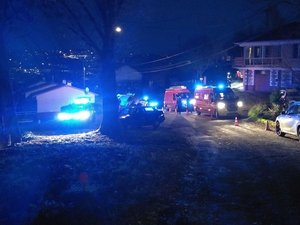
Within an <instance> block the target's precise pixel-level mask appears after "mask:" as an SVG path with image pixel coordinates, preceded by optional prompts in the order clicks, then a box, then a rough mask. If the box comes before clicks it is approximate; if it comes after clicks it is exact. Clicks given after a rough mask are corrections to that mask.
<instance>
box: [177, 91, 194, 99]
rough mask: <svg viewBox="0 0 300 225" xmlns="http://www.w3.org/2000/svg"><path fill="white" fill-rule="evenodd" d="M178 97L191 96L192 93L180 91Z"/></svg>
mask: <svg viewBox="0 0 300 225" xmlns="http://www.w3.org/2000/svg"><path fill="white" fill-rule="evenodd" d="M176 96H177V98H178V97H180V98H182V99H183V98H190V96H191V94H190V93H189V92H183V93H178V94H176Z"/></svg>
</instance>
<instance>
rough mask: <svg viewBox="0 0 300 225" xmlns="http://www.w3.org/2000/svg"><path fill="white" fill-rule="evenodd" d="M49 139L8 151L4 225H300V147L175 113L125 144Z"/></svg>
mask: <svg viewBox="0 0 300 225" xmlns="http://www.w3.org/2000/svg"><path fill="white" fill-rule="evenodd" d="M54 133H55V132H54ZM46 134H47V135H43V134H42V133H41V132H39V134H37V133H36V134H34V133H33V134H32V133H30V134H29V135H28V136H27V137H26V139H25V140H26V141H24V142H23V143H21V144H20V145H18V146H17V147H15V148H13V149H10V150H5V151H0V180H1V182H0V224H1V225H2V224H4V225H6V224H8V225H21V224H26V225H53V224H56V225H83V224H87V225H91V224H92V225H98V224H99V225H100V224H101V225H111V224H114V225H115V224H116V225H123V224H124V225H128V224H132V225H135V224H137V225H141V224H142V225H144V224H145V225H148V224H168V225H186V224H189V225H196V224H197V225H198V224H205V225H206V224H217V225H225V224H226V225H232V224H234V225H237V224H238V225H244V224H245V225H248V224H261V225H265V224H279V225H284V224H292V225H293V224H295V225H298V224H299V221H300V182H299V180H300V179H299V178H300V143H299V141H298V140H297V139H296V138H293V137H287V138H280V137H277V136H276V135H275V134H274V132H270V131H265V130H264V129H263V127H257V126H255V125H253V124H251V123H246V122H244V121H239V126H234V121H233V120H211V119H210V118H209V117H205V116H196V115H191V114H189V115H186V114H182V115H176V114H175V113H167V114H166V121H165V122H164V123H163V124H162V127H160V128H159V129H157V130H153V129H152V128H145V129H144V128H143V129H133V130H128V131H127V132H126V134H125V135H126V141H125V142H115V141H112V140H110V139H108V138H107V137H105V136H102V135H99V134H97V133H95V132H90V133H83V134H74V135H50V134H51V132H47V133H46Z"/></svg>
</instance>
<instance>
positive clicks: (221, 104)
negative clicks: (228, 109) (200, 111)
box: [217, 102, 226, 109]
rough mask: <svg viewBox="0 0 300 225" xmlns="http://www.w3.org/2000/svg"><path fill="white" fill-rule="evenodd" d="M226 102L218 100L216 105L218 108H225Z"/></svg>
mask: <svg viewBox="0 0 300 225" xmlns="http://www.w3.org/2000/svg"><path fill="white" fill-rule="evenodd" d="M225 106H226V104H225V103H224V102H218V104H217V107H218V109H225Z"/></svg>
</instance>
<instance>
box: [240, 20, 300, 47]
mask: <svg viewBox="0 0 300 225" xmlns="http://www.w3.org/2000/svg"><path fill="white" fill-rule="evenodd" d="M270 42H272V44H278V45H280V44H285V43H289V44H296V43H300V22H292V23H289V24H285V25H283V26H280V27H278V28H276V29H273V30H271V31H269V32H266V33H264V34H262V35H260V36H258V37H256V38H254V39H252V40H249V41H244V42H239V43H237V44H238V45H240V46H247V45H248V44H253V43H257V44H267V43H268V44H269V43H270Z"/></svg>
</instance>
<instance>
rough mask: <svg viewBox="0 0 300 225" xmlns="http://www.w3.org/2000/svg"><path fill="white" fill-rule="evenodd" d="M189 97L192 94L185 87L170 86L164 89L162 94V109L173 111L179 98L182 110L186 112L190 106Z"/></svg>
mask: <svg viewBox="0 0 300 225" xmlns="http://www.w3.org/2000/svg"><path fill="white" fill-rule="evenodd" d="M191 97H192V94H191V92H190V91H189V90H188V89H187V87H186V86H171V87H169V88H168V89H166V91H165V94H164V109H165V110H166V111H175V109H176V106H177V99H178V98H180V99H181V101H182V109H183V110H187V109H188V108H189V105H190V104H189V102H190V101H189V100H190V98H191ZM192 108H193V106H192Z"/></svg>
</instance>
